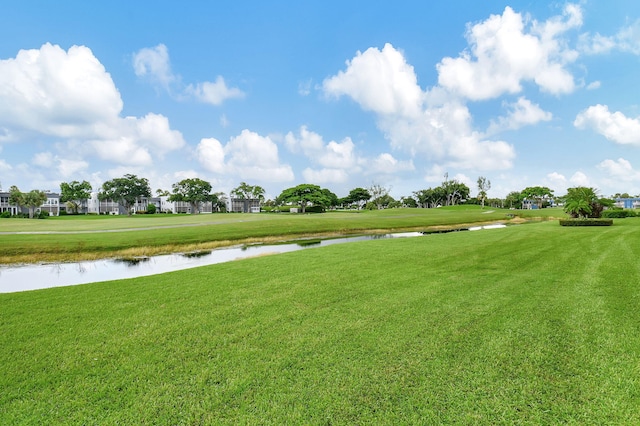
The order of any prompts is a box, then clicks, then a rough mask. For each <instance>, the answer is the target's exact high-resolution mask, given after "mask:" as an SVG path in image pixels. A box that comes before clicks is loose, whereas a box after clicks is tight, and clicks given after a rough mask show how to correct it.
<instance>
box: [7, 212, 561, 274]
mask: <svg viewBox="0 0 640 426" xmlns="http://www.w3.org/2000/svg"><path fill="white" fill-rule="evenodd" d="M540 214H544V215H547V217H548V216H549V215H552V216H553V215H555V216H558V217H565V216H566V215H565V214H564V213H563V212H562V210H559V209H545V210H544V211H541V212H537V211H517V212H515V211H511V210H501V209H481V208H480V207H479V206H455V207H447V208H441V209H388V210H379V211H341V212H329V213H323V214H289V213H282V214H268V213H262V214H200V215H139V216H132V217H127V216H66V217H53V218H48V219H46V220H29V219H0V242H1V243H2V251H1V252H0V264H3V263H21V262H27V263H28V262H56V261H72V260H87V259H98V258H105V257H117V256H121V257H128V256H149V255H154V254H163V253H175V252H180V251H193V250H201V249H211V248H216V247H221V246H229V245H235V244H242V243H253V242H259V241H282V240H287V239H291V238H298V237H305V236H323V235H345V234H358V233H384V232H397V231H401V230H420V231H422V230H427V229H430V228H433V227H443V226H444V227H456V226H464V225H468V224H475V223H487V222H497V221H501V222H508V221H512V220H514V215H518V216H522V217H525V218H531V217H536V216H539V215H540Z"/></svg>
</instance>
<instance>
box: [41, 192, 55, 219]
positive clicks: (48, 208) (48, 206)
mask: <svg viewBox="0 0 640 426" xmlns="http://www.w3.org/2000/svg"><path fill="white" fill-rule="evenodd" d="M45 194H46V195H47V200H46V201H45V202H44V204H43V205H41V206H40V209H39V210H40V211H41V212H47V213H49V216H60V194H56V193H53V192H46V191H45ZM36 211H37V210H36Z"/></svg>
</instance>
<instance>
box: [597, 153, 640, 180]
mask: <svg viewBox="0 0 640 426" xmlns="http://www.w3.org/2000/svg"><path fill="white" fill-rule="evenodd" d="M598 168H599V169H600V170H602V171H604V172H606V173H607V174H608V175H609V177H611V178H612V179H614V180H615V181H617V182H620V181H622V182H640V171H637V170H635V169H634V168H633V166H632V165H631V163H630V162H629V161H628V160H625V159H624V158H618V159H617V160H610V159H607V160H604V161H603V162H601V163H600V164H598Z"/></svg>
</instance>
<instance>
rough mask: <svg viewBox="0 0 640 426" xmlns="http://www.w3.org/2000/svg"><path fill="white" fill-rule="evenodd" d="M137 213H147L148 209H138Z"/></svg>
mask: <svg viewBox="0 0 640 426" xmlns="http://www.w3.org/2000/svg"><path fill="white" fill-rule="evenodd" d="M135 214H147V210H136V212H135Z"/></svg>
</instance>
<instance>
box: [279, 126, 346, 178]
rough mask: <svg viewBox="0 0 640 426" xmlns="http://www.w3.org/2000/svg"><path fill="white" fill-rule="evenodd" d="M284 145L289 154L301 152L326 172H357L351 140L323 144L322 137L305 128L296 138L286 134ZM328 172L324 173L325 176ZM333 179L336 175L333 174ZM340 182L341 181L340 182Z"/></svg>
mask: <svg viewBox="0 0 640 426" xmlns="http://www.w3.org/2000/svg"><path fill="white" fill-rule="evenodd" d="M284 140H285V144H286V146H287V148H289V150H290V151H291V152H294V153H298V152H302V153H303V154H304V155H305V156H306V157H307V158H309V159H310V160H311V161H312V162H314V163H316V164H318V165H320V166H322V167H323V168H324V169H327V170H339V169H341V170H344V172H342V173H341V175H346V173H347V171H349V172H357V171H359V167H358V162H359V158H358V156H357V155H356V153H355V145H354V143H353V141H352V140H351V138H345V139H344V140H343V141H342V142H336V141H330V142H328V143H325V142H324V140H323V138H322V136H321V135H319V134H317V133H315V132H312V131H310V130H309V129H307V127H306V126H302V127H301V128H300V131H299V134H298V136H296V135H294V134H293V132H289V133H287V134H286V136H285V138H284ZM327 174H329V172H325V175H327ZM333 176H334V178H335V176H336V173H334V174H333ZM340 182H342V180H341V181H340Z"/></svg>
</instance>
